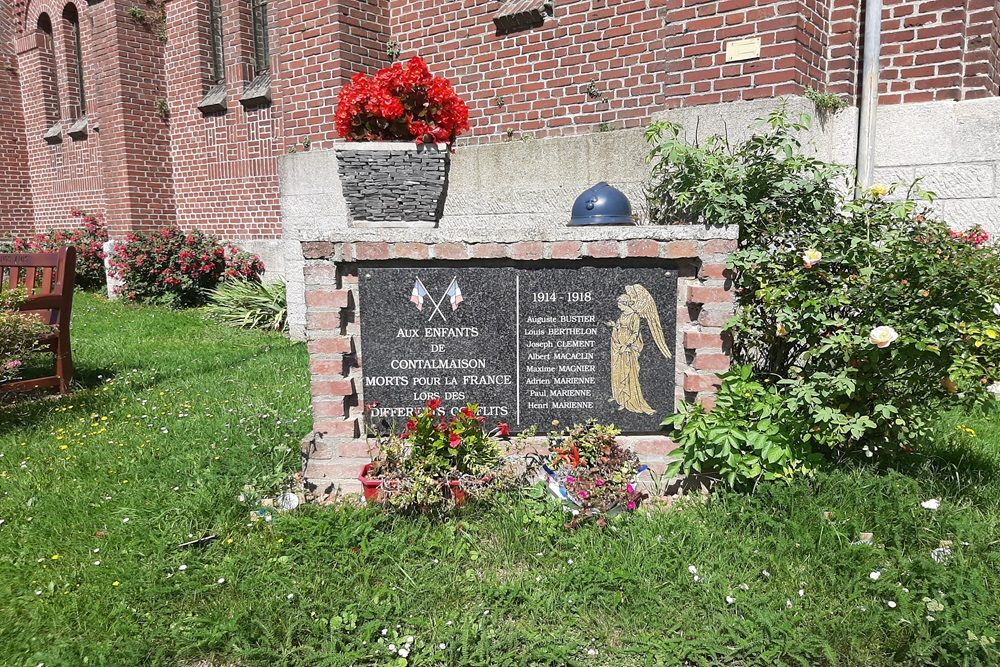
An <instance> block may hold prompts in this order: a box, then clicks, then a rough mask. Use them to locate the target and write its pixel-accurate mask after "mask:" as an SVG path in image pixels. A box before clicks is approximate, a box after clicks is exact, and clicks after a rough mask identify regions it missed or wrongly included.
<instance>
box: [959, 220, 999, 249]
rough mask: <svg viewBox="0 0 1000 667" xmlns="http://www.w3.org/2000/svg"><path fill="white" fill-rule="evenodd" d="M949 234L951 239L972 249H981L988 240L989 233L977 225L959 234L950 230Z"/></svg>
mask: <svg viewBox="0 0 1000 667" xmlns="http://www.w3.org/2000/svg"><path fill="white" fill-rule="evenodd" d="M949 234H951V238H953V239H956V240H958V241H963V242H964V243H968V244H969V245H971V246H972V247H973V248H982V247H983V246H984V245H986V243H987V242H988V241H989V240H990V235H989V232H987V231H986V230H985V229H983V228H982V227H980V226H979V225H976V226H974V227H970V228H969V229H966V230H964V231H961V232H957V231H955V230H954V229H952V230H951V231H950V232H949Z"/></svg>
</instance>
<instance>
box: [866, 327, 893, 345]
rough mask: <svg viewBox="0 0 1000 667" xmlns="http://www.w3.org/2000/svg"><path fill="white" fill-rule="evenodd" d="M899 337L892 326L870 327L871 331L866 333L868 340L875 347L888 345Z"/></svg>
mask: <svg viewBox="0 0 1000 667" xmlns="http://www.w3.org/2000/svg"><path fill="white" fill-rule="evenodd" d="M897 338H899V334H898V333H896V330H895V329H893V328H892V327H888V326H881V327H875V328H874V329H872V331H871V333H870V334H868V340H869V341H870V342H871V344H872V345H874V346H875V347H889V346H890V345H892V344H893V343H894V342H896V339H897Z"/></svg>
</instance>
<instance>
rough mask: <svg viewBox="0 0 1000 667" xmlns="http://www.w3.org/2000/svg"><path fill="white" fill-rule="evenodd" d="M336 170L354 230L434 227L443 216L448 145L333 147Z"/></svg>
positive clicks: (389, 143)
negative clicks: (364, 228) (359, 228)
mask: <svg viewBox="0 0 1000 667" xmlns="http://www.w3.org/2000/svg"><path fill="white" fill-rule="evenodd" d="M335 152H336V155H337V170H338V172H339V174H340V183H341V187H342V189H343V193H344V199H345V200H346V202H347V211H348V213H349V214H350V220H351V224H352V225H353V226H355V227H436V226H437V223H438V221H439V220H440V219H441V216H442V215H443V213H444V202H445V197H446V195H447V190H448V169H449V166H450V159H449V154H448V146H447V144H415V143H407V142H396V141H370V142H368V141H362V142H345V143H342V144H337V145H336V148H335Z"/></svg>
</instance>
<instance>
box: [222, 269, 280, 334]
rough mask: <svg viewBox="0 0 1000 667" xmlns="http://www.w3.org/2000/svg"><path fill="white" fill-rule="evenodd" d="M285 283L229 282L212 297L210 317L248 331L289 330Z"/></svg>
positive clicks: (238, 280) (224, 283)
mask: <svg viewBox="0 0 1000 667" xmlns="http://www.w3.org/2000/svg"><path fill="white" fill-rule="evenodd" d="M285 291H286V290H285V283H284V281H278V282H270V283H264V282H260V281H256V280H240V279H235V280H227V281H225V282H223V283H221V284H220V285H219V286H218V287H216V288H215V289H214V290H212V291H211V292H210V293H209V297H208V298H209V302H208V305H207V306H206V309H205V310H206V312H207V313H208V315H209V317H211V318H213V319H215V320H218V321H219V322H224V323H225V324H229V325H231V326H235V327H245V328H248V329H270V330H272V331H285V330H286V329H288V302H287V300H286V295H285Z"/></svg>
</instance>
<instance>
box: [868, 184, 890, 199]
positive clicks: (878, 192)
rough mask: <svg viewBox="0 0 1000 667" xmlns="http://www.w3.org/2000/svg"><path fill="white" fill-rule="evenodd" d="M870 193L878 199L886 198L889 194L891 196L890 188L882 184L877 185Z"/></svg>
mask: <svg viewBox="0 0 1000 667" xmlns="http://www.w3.org/2000/svg"><path fill="white" fill-rule="evenodd" d="M869 192H871V193H872V194H873V195H875V196H876V197H884V196H886V195H887V194H889V188H888V187H886V186H885V185H882V184H876V185H873V186H872V187H871V190H869Z"/></svg>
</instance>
